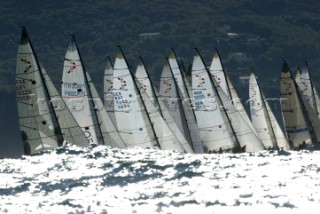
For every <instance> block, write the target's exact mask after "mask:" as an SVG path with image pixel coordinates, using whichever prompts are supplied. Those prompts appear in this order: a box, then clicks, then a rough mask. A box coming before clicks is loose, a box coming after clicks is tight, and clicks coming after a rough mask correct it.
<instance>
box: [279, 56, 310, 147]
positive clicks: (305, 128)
mask: <svg viewBox="0 0 320 214" xmlns="http://www.w3.org/2000/svg"><path fill="white" fill-rule="evenodd" d="M280 102H281V110H282V116H283V119H284V124H285V129H286V132H287V135H288V140H289V144H290V146H291V147H292V148H294V149H297V148H299V147H301V146H302V145H303V144H312V143H313V142H315V141H316V139H315V136H314V133H313V130H312V126H311V123H310V120H309V118H308V115H307V112H306V109H305V106H304V104H303V102H302V97H301V95H300V93H299V91H298V89H297V85H296V83H295V81H294V80H293V78H292V75H291V72H290V70H289V67H288V65H287V63H286V62H285V63H284V64H283V66H282V71H281V78H280Z"/></svg>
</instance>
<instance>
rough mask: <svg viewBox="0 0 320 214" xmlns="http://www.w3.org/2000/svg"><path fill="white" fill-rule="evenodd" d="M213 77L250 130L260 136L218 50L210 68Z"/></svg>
mask: <svg viewBox="0 0 320 214" xmlns="http://www.w3.org/2000/svg"><path fill="white" fill-rule="evenodd" d="M209 71H210V74H211V77H212V78H214V79H215V81H216V82H217V83H218V84H219V86H220V87H221V89H222V90H223V92H224V93H225V94H226V95H227V97H229V98H230V100H231V102H232V104H233V105H234V107H235V108H236V109H237V110H238V112H239V113H240V115H241V116H242V118H243V120H245V122H246V124H247V125H248V126H249V127H250V129H251V130H252V131H253V132H254V133H255V135H257V136H258V134H257V132H256V130H255V129H254V127H253V125H252V123H251V120H250V118H249V116H248V114H247V112H246V110H245V108H244V107H243V105H242V103H241V100H240V98H239V96H238V94H237V92H236V90H235V88H234V86H233V84H232V82H231V80H230V77H229V76H228V75H227V73H226V72H225V69H224V67H223V64H222V62H221V58H220V55H219V52H218V50H217V49H216V50H215V52H214V54H213V59H212V62H211V66H210V68H209Z"/></svg>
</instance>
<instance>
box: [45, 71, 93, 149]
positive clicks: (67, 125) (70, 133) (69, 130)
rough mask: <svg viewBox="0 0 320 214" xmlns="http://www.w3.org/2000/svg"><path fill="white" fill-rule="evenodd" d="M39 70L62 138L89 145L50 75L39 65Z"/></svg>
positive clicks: (82, 145)
mask: <svg viewBox="0 0 320 214" xmlns="http://www.w3.org/2000/svg"><path fill="white" fill-rule="evenodd" d="M41 72H42V75H43V79H44V83H45V85H46V86H47V89H48V92H49V96H50V102H51V103H52V105H53V107H54V111H55V113H56V115H57V120H58V123H59V126H60V129H61V133H62V135H63V138H64V140H65V141H67V142H68V143H70V144H74V145H77V146H80V147H87V146H89V141H88V140H87V138H86V137H85V135H84V133H83V131H82V130H81V128H80V127H79V125H78V123H77V122H76V120H75V119H74V117H73V116H72V114H71V112H70V110H69V108H67V106H66V103H65V102H64V101H63V99H62V98H61V96H60V95H59V93H58V91H57V89H56V87H55V86H54V84H53V83H52V81H51V79H50V77H49V76H48V74H47V73H46V71H45V69H44V68H43V67H41Z"/></svg>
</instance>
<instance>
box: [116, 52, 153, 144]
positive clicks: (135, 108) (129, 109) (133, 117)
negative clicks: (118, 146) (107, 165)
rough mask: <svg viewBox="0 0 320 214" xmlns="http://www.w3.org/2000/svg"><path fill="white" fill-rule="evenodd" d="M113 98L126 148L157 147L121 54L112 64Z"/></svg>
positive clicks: (118, 125) (147, 117) (148, 120)
mask: <svg viewBox="0 0 320 214" xmlns="http://www.w3.org/2000/svg"><path fill="white" fill-rule="evenodd" d="M113 70H114V73H113V98H114V111H115V117H116V120H117V127H118V130H119V133H120V135H121V137H122V139H123V140H124V142H125V144H126V146H127V147H142V148H150V147H158V142H157V139H156V136H155V134H154V130H153V127H152V124H151V123H150V119H149V116H148V115H147V112H146V111H145V109H144V106H143V103H142V102H141V98H140V96H139V93H138V91H137V88H136V87H135V84H134V82H133V81H134V80H133V78H132V76H131V74H130V70H129V68H128V65H127V63H126V60H125V59H124V56H123V54H122V53H119V54H118V55H117V57H116V60H115V63H114V68H113Z"/></svg>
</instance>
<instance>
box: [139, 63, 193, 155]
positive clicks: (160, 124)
mask: <svg viewBox="0 0 320 214" xmlns="http://www.w3.org/2000/svg"><path fill="white" fill-rule="evenodd" d="M135 76H136V80H137V81H138V82H139V83H137V84H138V85H139V86H140V91H141V92H140V94H141V97H142V99H143V100H144V102H145V106H146V108H147V112H148V113H149V116H150V119H151V121H152V123H153V126H154V129H155V133H156V135H157V137H158V141H159V144H160V146H161V149H170V150H176V151H186V152H188V153H193V149H192V148H191V147H190V145H189V144H188V142H187V141H186V139H185V137H184V136H183V134H182V133H181V131H180V129H179V127H178V126H177V124H176V123H175V121H174V120H173V118H172V116H171V114H170V113H169V111H168V109H167V107H166V106H165V104H164V102H163V100H161V99H160V100H158V99H157V97H158V96H159V94H158V93H157V92H156V90H154V89H153V86H152V83H151V81H150V78H149V76H148V73H147V71H146V68H145V66H144V64H143V61H142V59H140V62H139V64H138V67H137V70H136V73H135ZM145 94H147V96H146V95H145ZM155 108H156V110H158V112H155ZM161 116H162V118H159V117H161ZM167 127H168V128H169V129H170V130H166V129H167ZM159 129H161V131H160V132H159V131H158V130H159ZM165 135H166V136H165ZM170 135H173V136H170ZM175 138H176V139H175ZM161 139H162V140H161ZM165 139H167V140H165ZM166 141H167V142H166ZM177 142H179V143H177ZM181 149H183V150H181Z"/></svg>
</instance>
